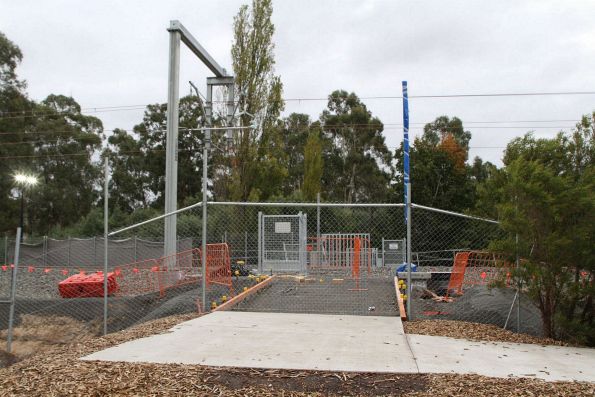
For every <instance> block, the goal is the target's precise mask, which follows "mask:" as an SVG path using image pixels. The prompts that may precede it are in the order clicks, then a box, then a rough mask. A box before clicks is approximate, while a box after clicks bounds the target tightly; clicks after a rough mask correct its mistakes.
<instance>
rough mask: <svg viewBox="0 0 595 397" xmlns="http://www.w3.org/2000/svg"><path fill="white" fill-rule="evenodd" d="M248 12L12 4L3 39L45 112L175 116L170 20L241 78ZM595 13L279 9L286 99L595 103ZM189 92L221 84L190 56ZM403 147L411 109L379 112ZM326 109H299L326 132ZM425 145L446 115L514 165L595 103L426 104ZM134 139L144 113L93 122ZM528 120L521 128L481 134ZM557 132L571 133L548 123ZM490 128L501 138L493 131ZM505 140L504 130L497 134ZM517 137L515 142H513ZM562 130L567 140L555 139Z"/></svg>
mask: <svg viewBox="0 0 595 397" xmlns="http://www.w3.org/2000/svg"><path fill="white" fill-rule="evenodd" d="M247 2H248V1H246V0H244V1H235V0H234V1H232V0H219V1H215V0H210V1H205V0H200V1H198V0H196V1H180V0H178V1H171V0H170V1H163V0H161V1H157V0H154V1H148V0H144V1H97V0H95V1H90V0H88V1H67V0H63V1H58V0H53V1H26V0H20V1H14V0H10V1H9V0H0V31H2V32H4V33H5V34H6V35H7V36H8V38H9V39H11V40H12V41H14V42H15V43H16V44H17V45H18V46H19V47H20V48H21V50H22V51H23V54H24V60H23V63H22V65H21V66H20V68H19V75H20V76H21V78H25V79H26V80H27V81H28V84H29V87H28V92H29V94H30V96H31V97H32V98H33V99H35V100H41V99H43V98H45V97H46V96H47V95H48V94H50V93H55V94H65V95H72V96H73V97H74V98H75V99H76V100H77V101H78V102H79V103H80V104H81V106H82V107H83V108H92V107H105V106H120V105H142V104H148V103H156V102H165V101H166V97H167V96H166V94H167V64H168V59H167V55H168V34H167V31H166V27H167V26H168V25H169V20H171V19H179V20H180V21H181V22H182V23H183V24H184V25H185V26H186V27H187V28H188V29H189V30H190V31H191V32H192V33H193V35H194V36H195V37H196V38H197V39H198V40H199V41H200V42H201V44H202V45H203V46H204V47H205V48H206V49H207V50H208V51H209V52H210V53H211V54H212V55H213V57H214V58H215V59H216V60H218V62H219V63H220V64H221V65H222V66H223V67H226V68H227V69H228V70H231V61H230V47H231V41H232V20H233V16H234V15H235V14H236V13H237V11H238V8H239V7H240V5H241V4H245V3H247ZM594 15H595V1H545V0H538V1H518V0H517V1H502V0H499V1H444V0H437V1H412V0H409V1H362V0H360V1H350V0H349V1H348V0H342V1H322V0H318V1H315V0H308V1H304V0H301V1H297V0H293V1H290V0H276V1H274V15H273V20H274V23H275V26H276V34H275V38H274V40H275V43H276V59H277V66H276V71H277V73H278V74H279V75H281V78H282V81H283V83H284V96H285V97H286V98H324V97H326V96H327V95H328V94H329V93H330V92H332V91H333V90H335V89H339V88H341V89H345V90H348V91H354V92H355V93H357V94H358V95H359V96H361V97H370V96H398V95H400V93H401V81H402V80H408V82H409V93H410V95H426V94H453V93H502V92H544V91H545V92H552V91H595V23H593V16H594ZM181 65H182V66H181V68H182V72H181V78H180V83H181V84H180V92H181V93H182V94H186V93H187V92H188V89H189V86H188V83H187V82H188V80H192V81H194V82H195V83H197V84H198V85H199V87H203V88H202V90H203V92H204V85H205V78H206V77H207V76H208V75H209V71H208V70H207V69H206V67H204V66H203V65H202V64H201V63H200V62H199V61H198V60H197V59H195V58H194V57H193V56H192V55H191V54H190V52H189V51H188V50H187V49H183V51H182V58H181ZM366 103H367V105H368V107H369V109H370V110H371V111H372V112H373V113H374V114H375V115H377V116H378V117H380V119H381V120H382V121H383V122H384V123H385V124H388V125H387V128H386V131H385V135H386V137H387V142H388V145H389V146H391V147H395V146H397V145H398V144H399V143H400V142H401V140H402V135H403V134H402V127H400V126H397V125H390V124H394V123H401V122H402V111H401V109H402V104H401V101H400V100H396V99H382V100H380V99H375V100H367V101H366ZM325 105H326V103H325V102H324V101H304V102H296V101H292V102H288V103H287V105H286V113H290V112H303V113H308V114H310V115H311V116H312V117H313V118H317V117H318V116H319V114H320V112H321V111H322V110H323V108H324V107H325ZM410 109H411V117H410V118H411V123H412V131H413V132H414V133H417V134H419V133H420V132H421V128H422V126H423V123H425V122H429V121H431V120H433V119H434V118H436V117H437V116H440V115H443V114H445V115H449V116H458V117H460V118H461V119H462V120H463V122H464V123H465V127H466V128H467V129H468V130H470V131H471V132H472V134H473V138H472V140H471V146H472V150H471V156H475V155H480V156H481V157H482V158H484V159H486V160H489V161H492V162H496V163H498V164H501V161H500V158H501V156H502V148H503V147H504V146H505V145H506V143H507V142H508V141H509V140H510V139H511V138H513V137H515V136H519V135H522V134H524V133H525V132H526V131H528V130H534V131H535V132H536V134H537V135H538V136H554V135H555V133H556V132H557V131H558V130H559V129H560V127H564V128H565V129H566V130H569V129H570V127H571V126H572V125H574V123H573V122H571V121H568V120H578V119H579V118H580V116H581V115H582V114H585V113H589V112H591V111H593V110H595V96H594V95H590V96H556V97H551V96H544V97H496V98H494V97H490V98H456V99H453V98H449V99H412V100H411V101H410ZM89 114H94V115H96V116H98V117H100V118H101V119H102V120H103V122H104V127H105V128H106V129H113V128H115V127H121V128H126V129H129V128H131V127H132V126H133V125H134V124H136V123H138V122H139V121H140V120H141V117H142V110H127V111H111V112H98V113H91V112H89ZM518 120H527V122H524V123H520V122H516V123H508V124H501V123H497V124H493V123H487V124H481V123H478V122H486V121H489V122H494V121H496V122H504V121H518ZM544 120H564V121H553V122H538V121H544ZM486 127H489V128H486ZM494 127H497V128H494ZM510 127H512V128H510ZM552 127H555V128H552Z"/></svg>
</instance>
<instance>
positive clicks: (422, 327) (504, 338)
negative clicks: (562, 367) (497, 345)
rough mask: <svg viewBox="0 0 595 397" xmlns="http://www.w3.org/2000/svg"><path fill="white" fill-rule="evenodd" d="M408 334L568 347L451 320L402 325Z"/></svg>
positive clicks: (494, 327) (483, 325)
mask: <svg viewBox="0 0 595 397" xmlns="http://www.w3.org/2000/svg"><path fill="white" fill-rule="evenodd" d="M403 326H404V327H405V332H407V333H408V334H421V335H434V336H448V337H450V338H458V339H470V340H475V341H488V342H512V343H531V344H534V345H556V346H568V344H566V343H564V342H561V341H557V340H554V339H549V338H539V337H536V336H533V335H527V334H519V333H516V332H512V331H508V330H505V329H502V328H500V327H497V326H495V325H491V324H480V323H470V322H466V321H453V320H417V321H407V322H404V323H403Z"/></svg>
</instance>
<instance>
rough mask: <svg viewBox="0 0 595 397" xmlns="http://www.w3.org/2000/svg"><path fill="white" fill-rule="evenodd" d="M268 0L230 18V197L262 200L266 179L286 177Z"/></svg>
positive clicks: (259, 0)
mask: <svg viewBox="0 0 595 397" xmlns="http://www.w3.org/2000/svg"><path fill="white" fill-rule="evenodd" d="M272 14H273V6H272V1H271V0H253V1H252V6H251V7H248V6H242V7H241V8H240V11H239V13H238V14H237V16H236V17H235V18H234V24H233V28H234V39H233V45H232V49H231V56H232V63H233V70H234V75H235V83H236V88H235V89H236V93H238V97H237V101H238V109H239V110H240V122H241V125H242V126H251V125H254V126H256V127H257V128H254V129H243V130H241V131H239V132H238V133H237V134H236V136H235V138H234V145H233V150H232V156H233V159H232V162H231V163H232V170H231V182H230V184H229V191H228V194H227V196H229V197H230V198H232V199H234V200H248V199H251V200H256V199H266V198H267V197H266V196H268V195H270V194H274V193H275V192H274V191H271V189H270V188H271V186H272V184H271V181H277V180H281V179H283V178H285V177H286V176H287V169H286V168H284V167H283V159H282V156H283V155H284V153H285V152H284V148H283V147H282V146H281V145H282V138H281V136H280V133H281V131H282V128H280V126H279V125H278V118H279V114H280V112H281V111H282V110H283V106H284V105H283V101H282V99H281V94H282V89H283V85H282V83H281V79H280V77H279V76H276V75H275V73H274V66H275V56H274V48H275V45H274V43H273V34H274V32H275V26H274V24H273V23H272V20H271V16H272Z"/></svg>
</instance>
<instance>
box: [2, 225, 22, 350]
mask: <svg viewBox="0 0 595 397" xmlns="http://www.w3.org/2000/svg"><path fill="white" fill-rule="evenodd" d="M21 232H22V231H21V228H20V227H19V228H17V238H16V242H15V246H14V263H13V268H12V280H11V283H10V311H9V313H8V334H7V336H6V351H7V352H9V353H11V350H12V330H13V326H14V306H15V303H16V291H17V271H18V268H19V254H20V248H21Z"/></svg>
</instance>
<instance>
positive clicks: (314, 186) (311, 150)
mask: <svg viewBox="0 0 595 397" xmlns="http://www.w3.org/2000/svg"><path fill="white" fill-rule="evenodd" d="M323 169H324V160H323V158H322V143H321V141H320V136H319V132H318V131H312V132H310V134H309V135H308V141H307V142H306V147H305V149H304V187H303V193H304V199H305V200H306V201H314V200H315V199H316V195H317V194H318V193H320V183H321V180H322V173H323Z"/></svg>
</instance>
